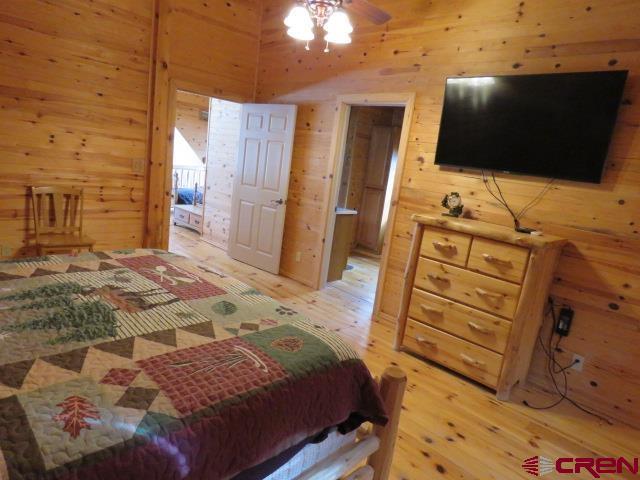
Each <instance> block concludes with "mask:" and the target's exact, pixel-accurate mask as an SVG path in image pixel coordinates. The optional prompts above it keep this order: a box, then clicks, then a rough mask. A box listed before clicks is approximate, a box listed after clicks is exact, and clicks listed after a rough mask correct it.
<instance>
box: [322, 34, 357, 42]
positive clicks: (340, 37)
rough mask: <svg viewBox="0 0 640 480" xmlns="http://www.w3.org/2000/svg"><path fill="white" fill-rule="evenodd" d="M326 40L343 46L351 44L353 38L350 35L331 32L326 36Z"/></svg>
mask: <svg viewBox="0 0 640 480" xmlns="http://www.w3.org/2000/svg"><path fill="white" fill-rule="evenodd" d="M324 39H325V40H326V41H327V42H330V43H339V44H343V45H345V44H347V43H351V36H350V35H349V34H348V33H334V32H330V33H327V34H326V35H325V36H324Z"/></svg>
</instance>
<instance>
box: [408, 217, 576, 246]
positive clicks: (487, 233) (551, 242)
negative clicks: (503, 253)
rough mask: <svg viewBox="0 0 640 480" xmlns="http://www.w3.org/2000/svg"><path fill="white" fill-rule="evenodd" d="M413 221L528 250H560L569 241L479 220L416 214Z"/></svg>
mask: <svg viewBox="0 0 640 480" xmlns="http://www.w3.org/2000/svg"><path fill="white" fill-rule="evenodd" d="M411 219H412V220H413V221H414V222H418V223H421V224H422V225H427V226H431V227H438V228H445V229H448V230H454V231H456V232H462V233H466V234H469V235H475V236H479V237H485V238H490V239H492V240H497V241H500V242H506V243H511V244H513V245H519V246H521V247H527V248H547V247H555V248H560V247H562V246H563V245H564V244H565V243H567V240H566V239H564V238H560V237H554V236H553V235H546V234H540V235H529V234H527V233H521V232H516V231H515V230H514V229H513V228H510V227H505V226H502V225H494V224H492V223H486V222H482V221H479V220H472V219H469V218H453V217H444V216H436V215H418V214H414V215H413V216H412V217H411Z"/></svg>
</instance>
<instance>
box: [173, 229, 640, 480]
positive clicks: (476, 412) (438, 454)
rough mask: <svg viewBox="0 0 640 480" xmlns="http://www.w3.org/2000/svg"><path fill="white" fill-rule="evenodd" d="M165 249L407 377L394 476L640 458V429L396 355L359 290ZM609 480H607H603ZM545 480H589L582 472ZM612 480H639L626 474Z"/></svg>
mask: <svg viewBox="0 0 640 480" xmlns="http://www.w3.org/2000/svg"><path fill="white" fill-rule="evenodd" d="M170 249H171V250H172V251H173V252H176V253H179V254H181V255H185V256H188V257H191V258H193V259H195V260H197V261H201V262H203V263H205V264H207V265H208V266H210V267H214V268H216V269H218V270H221V271H224V272H226V273H228V274H230V275H233V276H234V277H236V278H238V279H239V280H242V281H244V282H246V283H248V284H249V285H251V286H253V287H255V288H257V289H259V290H261V291H262V292H264V293H266V294H268V295H270V296H272V297H273V298H276V299H278V300H280V301H282V302H283V303H285V304H288V305H290V306H292V307H293V308H295V309H297V310H298V311H300V312H303V313H305V314H306V315H307V316H309V317H310V318H312V319H313V320H314V321H316V322H322V323H324V324H326V325H327V326H328V327H329V328H331V329H333V330H335V331H338V332H340V334H341V335H342V336H343V337H344V338H345V339H347V340H348V341H350V342H351V343H352V344H353V345H354V346H355V347H356V348H357V349H358V351H359V352H360V353H361V354H362V356H363V358H364V359H365V361H366V363H367V365H368V366H369V368H370V369H371V371H372V372H373V373H374V374H375V375H379V374H380V373H381V372H382V371H383V370H384V368H385V367H386V366H388V365H389V364H396V365H399V366H400V367H401V368H403V369H404V370H405V371H406V372H407V374H408V377H409V384H408V390H407V393H406V395H405V400H404V402H403V413H402V418H401V420H400V432H399V436H398V442H397V445H396V452H395V457H394V464H393V470H392V474H391V478H392V479H394V480H424V479H461V480H486V479H496V480H497V479H500V480H510V479H525V478H531V477H530V476H529V474H527V473H525V472H524V470H523V469H522V468H521V464H522V462H523V460H525V459H527V458H529V457H532V456H535V455H540V456H544V457H547V458H550V459H555V458H558V457H593V456H613V457H618V456H626V457H637V456H640V431H639V430H636V429H634V428H632V427H630V426H627V425H625V424H621V423H619V422H611V423H608V422H605V421H603V420H599V419H597V418H594V417H592V416H590V415H587V414H585V413H583V412H581V411H579V410H577V409H576V408H575V407H573V406H571V405H570V404H568V403H566V402H565V403H563V404H561V405H559V406H557V407H555V408H553V409H551V410H542V411H538V410H532V409H530V408H528V407H526V406H525V405H523V404H522V400H524V399H526V400H528V401H529V402H530V403H531V404H536V405H548V404H550V403H551V401H552V400H553V397H551V396H549V395H547V394H545V393H544V392H540V391H533V390H525V389H521V390H520V392H519V393H518V395H517V396H518V397H519V398H517V399H514V401H513V402H509V403H502V402H498V401H497V400H496V399H495V397H494V395H493V393H492V392H491V391H489V390H486V389H485V388H483V387H480V386H478V385H475V384H473V383H470V382H469V381H467V380H464V379H462V378H460V377H458V376H456V375H454V374H452V373H450V372H448V371H446V370H443V369H441V368H439V367H436V366H434V365H432V364H429V363H427V362H425V361H422V360H420V359H417V358H415V357H412V356H410V355H409V354H406V353H398V352H395V351H393V349H392V347H391V342H392V338H393V331H394V327H393V325H392V324H391V323H390V322H387V321H378V320H374V321H372V320H371V318H370V317H371V311H372V305H373V296H372V295H370V293H369V292H368V291H367V290H366V287H364V290H360V291H359V290H358V289H357V288H356V287H357V285H358V282H357V281H355V282H353V281H352V282H348V281H345V280H343V281H342V282H334V283H333V284H330V285H329V286H328V287H327V288H325V289H324V290H321V291H314V290H312V289H310V288H308V287H305V286H303V285H301V284H299V283H298V282H296V281H293V280H290V279H287V278H283V277H280V276H277V275H272V274H269V273H266V272H263V271H260V270H257V269H255V268H253V267H250V266H248V265H245V264H243V263H240V262H237V261H235V260H232V259H231V258H229V257H228V256H227V255H226V253H225V252H223V251H222V250H220V249H218V248H215V247H213V246H211V245H209V244H207V243H206V242H204V241H202V240H200V239H199V238H198V237H197V235H196V234H195V233H193V232H190V231H187V230H185V229H182V228H175V229H172V232H171V242H170ZM609 477H610V478H613V477H611V476H609ZM546 478H549V479H553V478H566V479H572V478H585V479H587V478H593V477H592V476H591V475H590V474H589V473H587V472H584V471H583V472H582V473H580V474H575V475H560V474H556V473H551V474H549V475H547V476H546ZM615 478H616V479H619V478H629V479H631V478H638V477H637V476H634V475H632V474H629V473H626V474H621V475H616V476H615Z"/></svg>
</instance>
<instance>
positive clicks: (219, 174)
mask: <svg viewBox="0 0 640 480" xmlns="http://www.w3.org/2000/svg"><path fill="white" fill-rule="evenodd" d="M241 115H242V104H240V103H235V102H228V101H226V100H217V99H215V98H214V99H211V108H210V110H209V144H208V149H209V153H208V155H207V182H206V191H205V202H204V226H203V230H202V238H203V239H204V240H205V241H207V242H209V243H211V244H213V245H215V246H216V247H220V248H222V249H223V250H225V251H226V250H227V247H228V244H229V226H230V225H231V195H232V194H233V180H234V176H235V174H236V164H237V160H238V144H239V140H240V125H241Z"/></svg>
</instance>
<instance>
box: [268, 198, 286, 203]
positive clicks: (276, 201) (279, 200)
mask: <svg viewBox="0 0 640 480" xmlns="http://www.w3.org/2000/svg"><path fill="white" fill-rule="evenodd" d="M271 203H275V204H276V205H282V204H284V200H283V199H282V198H279V199H278V200H271Z"/></svg>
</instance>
